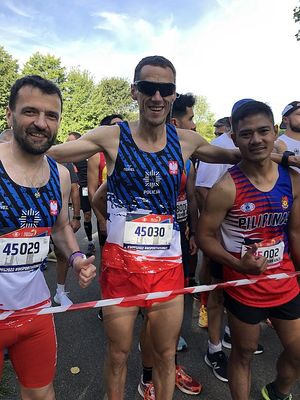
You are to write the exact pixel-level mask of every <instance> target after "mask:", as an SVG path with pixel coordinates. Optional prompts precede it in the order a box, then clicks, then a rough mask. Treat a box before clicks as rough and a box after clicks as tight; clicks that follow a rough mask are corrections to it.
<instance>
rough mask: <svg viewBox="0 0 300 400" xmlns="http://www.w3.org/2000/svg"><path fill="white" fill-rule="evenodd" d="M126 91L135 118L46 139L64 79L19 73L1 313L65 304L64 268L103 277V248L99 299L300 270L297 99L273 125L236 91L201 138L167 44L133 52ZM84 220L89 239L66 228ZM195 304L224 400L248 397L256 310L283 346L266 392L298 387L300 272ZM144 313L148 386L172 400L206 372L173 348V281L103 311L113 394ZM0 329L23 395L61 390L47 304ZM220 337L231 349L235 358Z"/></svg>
mask: <svg viewBox="0 0 300 400" xmlns="http://www.w3.org/2000/svg"><path fill="white" fill-rule="evenodd" d="M131 95H132V98H133V99H134V100H136V101H137V103H138V106H139V117H140V119H139V121H137V122H133V121H126V120H125V119H124V117H123V116H122V115H120V114H117V113H116V114H113V115H108V116H106V117H105V118H103V119H102V121H101V124H100V126H99V127H95V129H93V130H92V131H90V132H88V133H84V132H80V133H79V132H70V133H69V134H68V138H67V141H66V143H64V144H59V145H54V143H55V138H56V134H57V131H58V129H59V123H60V119H61V112H62V98H61V94H60V90H59V88H58V87H57V86H56V85H54V84H53V83H52V82H50V81H47V80H45V79H43V78H41V77H39V76H27V77H24V78H21V79H19V80H17V81H16V83H15V84H14V86H13V87H12V90H11V95H10V101H9V104H8V108H7V120H8V123H9V127H10V128H9V129H7V130H5V131H4V132H2V134H1V135H0V141H1V142H2V144H1V145H0V159H1V161H0V180H1V185H0V205H1V207H0V232H1V233H0V291H1V293H0V317H1V314H2V313H6V312H7V311H11V310H20V309H38V308H43V307H47V306H49V305H50V304H51V297H53V301H54V303H55V304H58V305H62V306H69V305H71V304H73V302H72V300H71V299H72V293H70V294H69V293H68V291H67V288H66V280H67V274H68V270H69V267H70V266H71V267H72V268H73V269H74V270H75V272H76V276H78V279H79V284H80V285H81V286H82V287H86V286H87V285H89V284H90V283H91V281H92V280H93V279H94V277H95V276H96V268H95V266H94V265H93V264H94V259H95V257H94V256H95V253H96V251H99V253H100V259H101V262H100V266H99V274H100V278H99V284H100V291H101V296H102V298H103V299H110V298H115V297H126V296H132V295H137V294H141V293H150V292H158V291H168V290H170V291H172V290H176V289H179V290H180V289H182V288H183V287H184V286H194V285H198V284H199V285H200V284H210V283H213V284H218V283H220V282H224V281H228V280H237V279H243V278H245V277H251V276H253V275H254V276H255V275H257V276H268V275H272V274H276V273H280V272H293V271H295V269H296V270H299V268H300V250H299V246H298V243H299V239H300V215H299V210H300V208H299V201H300V197H299V196H300V192H299V191H300V181H299V179H300V178H299V175H298V172H299V168H298V167H299V165H300V161H299V160H300V159H299V157H298V156H299V152H300V136H299V135H300V102H298V101H292V102H291V103H289V104H288V105H287V106H286V107H285V108H284V109H283V112H282V122H281V125H280V129H282V130H284V133H283V134H282V135H280V136H279V137H278V127H277V125H276V124H275V122H274V116H273V113H272V110H271V108H270V107H269V106H268V105H267V104H266V103H263V102H260V101H257V100H254V99H250V98H244V99H241V100H238V101H237V102H236V103H235V104H234V105H233V106H232V111H231V115H230V116H227V117H223V118H221V119H218V120H217V121H216V122H215V123H214V128H215V136H216V138H215V139H213V140H212V142H211V143H210V144H209V143H207V142H206V141H205V140H204V139H203V138H202V137H201V132H199V133H198V132H196V125H195V123H194V120H193V117H194V111H193V108H194V106H195V101H196V98H195V96H193V95H192V94H191V93H187V94H178V93H176V71H175V68H174V66H173V64H172V63H171V62H170V61H169V60H167V59H166V58H164V57H161V56H150V57H145V58H144V59H142V60H141V61H140V62H139V63H138V65H137V66H136V68H135V72H134V79H133V84H132V86H131ZM54 160H55V161H54ZM61 164H63V165H61ZM289 166H292V168H293V169H291V168H289ZM93 211H94V213H95V216H96V219H97V234H96V235H93V233H92V232H93V229H92V228H93V227H92V213H93ZM82 219H83V224H81V221H82ZM81 226H83V228H84V232H85V235H86V238H87V240H86V242H87V247H86V248H85V249H83V246H82V244H81V243H77V241H76V237H75V233H76V232H77V231H78V230H79V229H80V228H81ZM32 228H35V231H36V233H35V234H31V233H30V232H31V230H32ZM95 236H96V237H98V241H97V240H95ZM81 250H82V251H81ZM47 259H48V261H52V262H56V264H57V288H56V292H55V293H53V294H52V295H53V296H51V295H50V293H49V289H48V287H47V284H46V282H45V279H44V277H43V270H44V269H45V268H47ZM24 287H25V288H26V296H23V295H21V294H22V293H23V292H24ZM195 302H197V303H196V304H198V309H199V318H198V325H199V327H201V328H205V329H207V339H208V342H207V352H206V354H205V356H204V360H203V364H206V365H207V366H208V367H209V368H211V370H212V373H213V375H214V377H215V378H216V379H218V380H220V381H222V382H225V383H226V382H228V383H229V387H230V392H231V396H232V399H233V400H247V399H249V395H250V388H251V374H250V368H251V360H252V357H253V355H254V354H256V355H258V354H262V353H263V352H264V348H263V346H262V345H261V344H260V343H259V337H260V323H261V322H265V321H269V323H271V324H272V326H273V328H274V329H275V330H276V332H277V334H278V336H279V338H280V340H281V343H282V346H283V352H282V353H281V355H280V356H279V358H278V361H277V366H276V368H277V375H276V378H275V379H274V381H273V382H271V383H267V384H266V386H264V387H263V388H262V391H261V392H262V398H263V399H266V400H288V399H292V394H291V391H292V386H293V385H294V383H295V382H296V380H297V379H298V377H299V374H300V367H299V365H300V344H299V343H300V319H299V317H300V295H299V285H298V282H297V278H296V277H295V276H293V277H291V278H290V279H287V280H284V281H280V280H278V281H275V280H274V281H270V282H269V281H261V282H259V283H257V284H255V285H252V286H241V287H231V288H228V289H226V290H225V291H223V290H220V289H217V290H214V291H211V292H206V293H202V294H201V295H200V296H195ZM225 310H227V313H226V314H225ZM140 312H141V313H142V314H143V318H144V323H143V329H142V331H141V334H140V345H139V346H140V351H141V361H142V371H141V378H140V382H139V385H138V387H137V390H138V392H139V394H140V395H141V397H142V398H144V399H146V400H154V399H156V400H170V399H172V397H173V392H174V388H175V386H176V387H177V388H178V389H179V390H181V391H182V392H183V393H185V394H189V395H198V394H200V393H201V391H202V382H199V380H198V379H197V378H196V377H195V376H192V375H191V374H190V372H189V368H188V365H186V366H184V367H183V366H182V365H180V364H179V363H178V360H177V358H178V357H179V353H180V351H182V350H184V349H186V348H187V347H188V343H187V342H186V340H185V338H184V337H182V336H181V323H182V318H183V312H184V308H183V295H171V296H169V297H168V298H162V299H157V300H136V301H135V302H130V303H126V302H125V303H124V304H120V305H119V306H108V307H104V308H103V309H101V310H100V311H99V319H100V320H101V321H102V322H101V323H103V324H104V329H105V332H106V335H107V357H106V363H105V367H104V368H105V377H106V392H107V397H108V400H121V399H123V398H124V386H125V380H126V363H127V359H128V355H129V352H130V348H131V343H132V339H133V327H134V323H135V319H136V317H137V315H138V314H139V313H140ZM0 333H1V335H0V352H1V354H2V355H3V357H1V355H0V374H1V370H2V368H3V359H4V354H8V355H7V357H9V358H10V359H11V361H12V362H13V365H14V368H15V371H16V374H17V376H18V379H19V383H20V390H21V396H22V399H26V400H40V399H41V400H42V399H43V400H54V399H55V394H54V389H53V378H54V374H55V363H56V341H55V327H54V323H53V318H52V316H43V317H35V318H28V317H16V318H12V319H10V320H5V319H4V320H3V321H1V318H0ZM20 335H22V339H20V338H19V339H18V337H20ZM33 335H36V336H37V338H38V339H37V340H36V341H34V340H33V339H32V337H33ZM223 348H227V349H230V350H231V352H230V357H229V359H228V358H227V356H226V354H225V352H224V351H223ZM45 349H46V350H45ZM29 350H30V351H31V354H33V353H34V354H36V356H35V357H30V365H28V364H26V363H25V362H24V359H25V358H26V357H25V356H24V354H26V352H28V351H29ZM7 351H8V353H7ZM41 354H43V357H40V355H41ZM201 362H202V361H201Z"/></svg>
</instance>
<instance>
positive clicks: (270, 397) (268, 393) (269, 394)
mask: <svg viewBox="0 0 300 400" xmlns="http://www.w3.org/2000/svg"><path fill="white" fill-rule="evenodd" d="M261 394H262V397H263V399H265V400H292V398H293V396H292V394H291V393H290V394H288V395H286V397H284V398H282V397H281V398H279V397H277V396H276V394H275V393H274V390H273V388H272V384H271V383H268V384H267V385H266V386H264V387H263V388H262V389H261Z"/></svg>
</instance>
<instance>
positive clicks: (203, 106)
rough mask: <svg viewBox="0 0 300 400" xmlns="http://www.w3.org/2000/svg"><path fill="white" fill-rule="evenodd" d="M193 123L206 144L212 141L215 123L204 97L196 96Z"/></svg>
mask: <svg viewBox="0 0 300 400" xmlns="http://www.w3.org/2000/svg"><path fill="white" fill-rule="evenodd" d="M194 115H195V116H194V121H195V124H196V130H197V132H199V133H200V134H201V136H203V137H204V138H205V139H206V140H207V141H208V142H210V141H211V140H212V139H214V137H215V135H214V127H213V124H214V122H215V116H214V114H213V113H212V112H211V111H210V110H209V104H208V103H207V99H206V97H205V96H197V101H196V104H195V107H194Z"/></svg>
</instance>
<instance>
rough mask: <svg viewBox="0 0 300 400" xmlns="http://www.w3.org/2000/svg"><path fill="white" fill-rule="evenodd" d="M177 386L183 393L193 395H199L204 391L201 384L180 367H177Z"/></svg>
mask: <svg viewBox="0 0 300 400" xmlns="http://www.w3.org/2000/svg"><path fill="white" fill-rule="evenodd" d="M175 385H176V386H177V387H178V389H179V390H181V391H182V392H183V393H186V394H191V395H194V394H195V395H196V394H199V393H200V392H201V390H202V385H201V383H199V382H198V381H196V379H194V378H192V377H191V376H190V375H188V374H187V373H186V372H185V370H184V369H183V367H181V366H180V365H176V375H175Z"/></svg>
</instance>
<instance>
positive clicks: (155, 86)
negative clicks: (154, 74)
mask: <svg viewBox="0 0 300 400" xmlns="http://www.w3.org/2000/svg"><path fill="white" fill-rule="evenodd" d="M134 85H135V86H136V87H137V90H138V91H139V92H141V93H143V94H145V95H146V96H154V95H155V93H156V92H157V91H159V93H160V95H161V97H166V96H171V94H174V93H175V90H176V86H175V84H174V83H159V82H151V81H135V82H134Z"/></svg>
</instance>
